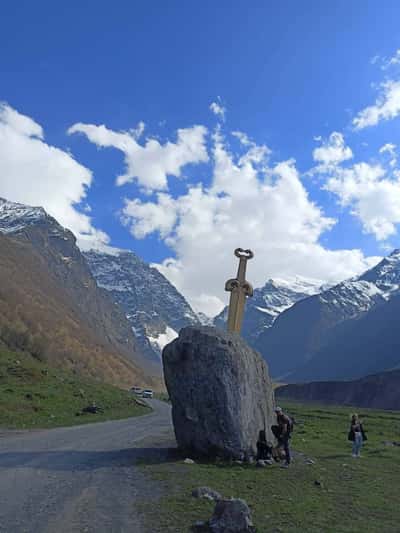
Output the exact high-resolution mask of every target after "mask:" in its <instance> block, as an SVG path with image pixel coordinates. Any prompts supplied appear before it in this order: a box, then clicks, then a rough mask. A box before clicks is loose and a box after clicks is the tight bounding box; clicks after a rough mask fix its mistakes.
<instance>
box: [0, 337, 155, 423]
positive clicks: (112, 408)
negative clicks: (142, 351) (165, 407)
mask: <svg viewBox="0 0 400 533" xmlns="http://www.w3.org/2000/svg"><path fill="white" fill-rule="evenodd" d="M93 401H94V402H95V403H96V405H97V406H98V407H101V408H102V409H103V412H102V413H96V414H82V415H80V416H77V414H76V413H80V412H81V410H82V408H84V407H86V406H88V405H90V404H92V402H93ZM148 412H150V408H148V407H144V406H142V405H139V404H138V403H137V400H136V399H135V398H134V397H133V396H132V395H131V394H129V393H128V392H127V391H124V390H121V389H118V388H116V387H114V386H112V385H108V384H104V383H101V382H98V381H94V380H90V379H85V378H81V377H79V376H78V375H76V374H74V373H72V372H66V371H62V370H55V369H53V368H50V367H47V366H46V365H45V364H44V363H42V362H40V361H38V360H36V359H35V358H33V357H32V356H31V355H29V354H26V353H23V352H21V353H17V352H10V351H7V350H6V349H3V348H1V347H0V427H1V428H51V427H57V426H69V425H75V424H85V423H88V422H100V421H104V420H110V419H118V418H127V417H130V416H138V415H142V414H146V413H148Z"/></svg>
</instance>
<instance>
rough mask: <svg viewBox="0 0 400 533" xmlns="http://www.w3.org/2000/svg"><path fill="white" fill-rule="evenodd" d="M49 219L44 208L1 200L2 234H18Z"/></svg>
mask: <svg viewBox="0 0 400 533" xmlns="http://www.w3.org/2000/svg"><path fill="white" fill-rule="evenodd" d="M47 217H48V215H47V213H46V211H45V210H44V209H43V207H30V206H27V205H24V204H19V203H16V202H10V201H8V200H5V199H4V198H0V232H1V233H16V232H18V231H21V230H22V229H24V228H25V227H26V226H31V225H33V224H37V223H38V222H40V221H43V220H45V219H46V218H47Z"/></svg>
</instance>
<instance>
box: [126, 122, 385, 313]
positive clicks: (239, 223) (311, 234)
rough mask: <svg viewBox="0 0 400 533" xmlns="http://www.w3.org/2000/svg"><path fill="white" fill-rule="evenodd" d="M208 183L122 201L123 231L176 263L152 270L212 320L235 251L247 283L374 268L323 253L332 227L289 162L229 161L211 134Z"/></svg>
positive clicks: (358, 256)
mask: <svg viewBox="0 0 400 533" xmlns="http://www.w3.org/2000/svg"><path fill="white" fill-rule="evenodd" d="M213 141H214V146H213V166H214V168H213V176H212V180H211V185H210V187H209V188H205V187H204V186H203V185H201V184H198V185H191V186H190V187H189V189H188V190H187V192H186V193H185V194H182V195H181V196H179V197H177V198H172V197H171V196H170V195H158V198H157V200H156V201H149V202H139V201H138V200H137V199H134V200H127V201H126V205H125V208H124V220H125V223H128V222H129V223H130V226H131V231H132V233H133V234H134V235H135V236H136V237H142V238H143V237H145V236H147V235H149V234H151V233H153V232H157V233H159V235H160V237H161V238H162V239H164V241H165V242H166V243H167V244H168V245H169V246H170V247H171V248H172V250H173V251H174V252H175V254H176V258H169V259H167V260H166V261H164V262H163V263H162V264H161V265H157V267H158V268H159V270H160V271H161V272H163V273H164V274H165V275H166V276H167V277H168V278H169V279H170V280H171V282H172V283H174V284H175V285H176V286H177V288H178V289H179V290H180V291H181V292H182V293H183V294H184V295H185V296H186V297H187V298H188V299H189V301H190V302H191V304H192V305H193V306H194V307H195V308H196V309H198V310H201V311H203V312H205V313H207V314H215V313H217V312H218V311H219V310H220V309H221V307H222V305H223V302H226V301H227V300H228V295H227V293H225V292H224V283H225V281H226V279H228V278H229V277H232V276H233V275H235V274H236V270H237V260H236V259H235V258H234V256H233V250H234V249H235V248H237V247H244V248H251V249H253V250H254V252H255V257H254V259H253V260H252V261H250V262H249V264H248V274H247V277H248V280H249V281H250V282H252V283H253V285H254V286H260V285H262V284H264V283H265V281H266V279H268V278H269V277H280V278H285V277H293V276H296V275H300V276H305V277H308V278H314V279H317V280H323V281H329V282H334V281H339V280H342V279H344V278H346V277H348V276H352V275H354V274H356V273H359V272H361V271H363V270H365V269H366V268H367V267H368V266H370V265H371V264H372V262H373V261H375V260H376V259H372V260H366V259H365V258H364V256H363V254H362V253H361V251H359V250H336V251H329V250H326V249H324V247H323V246H322V245H321V244H320V243H319V239H320V237H321V235H322V234H323V233H324V232H325V231H327V230H329V229H330V228H331V227H332V226H333V224H334V223H335V221H334V220H332V219H331V218H328V217H326V216H324V214H323V213H322V211H321V209H320V208H319V207H318V206H317V205H315V204H314V203H313V202H312V201H311V200H310V199H309V197H308V194H307V191H306V190H305V188H304V186H303V184H302V182H301V180H300V176H299V174H298V171H297V169H296V166H295V162H294V161H293V160H289V161H283V162H280V163H278V164H276V165H273V166H268V156H269V150H264V158H263V160H262V161H261V160H260V158H259V157H257V158H254V157H250V156H248V152H251V150H254V146H253V145H251V146H247V147H246V149H248V152H245V153H244V154H243V153H242V154H240V155H238V156H234V155H233V154H231V153H229V151H228V150H227V148H226V145H225V140H224V138H223V137H222V135H221V133H220V132H219V131H217V132H216V133H215V134H214V136H213Z"/></svg>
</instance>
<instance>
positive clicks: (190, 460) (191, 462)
mask: <svg viewBox="0 0 400 533" xmlns="http://www.w3.org/2000/svg"><path fill="white" fill-rule="evenodd" d="M183 462H184V463H185V465H194V464H195V461H193V459H189V457H187V458H186V459H185V460H184V461H183Z"/></svg>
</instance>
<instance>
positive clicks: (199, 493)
mask: <svg viewBox="0 0 400 533" xmlns="http://www.w3.org/2000/svg"><path fill="white" fill-rule="evenodd" d="M192 496H193V498H205V499H207V500H214V501H218V500H221V499H222V496H221V494H220V493H219V492H218V491H216V490H214V489H211V488H210V487H197V488H196V489H193V490H192Z"/></svg>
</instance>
